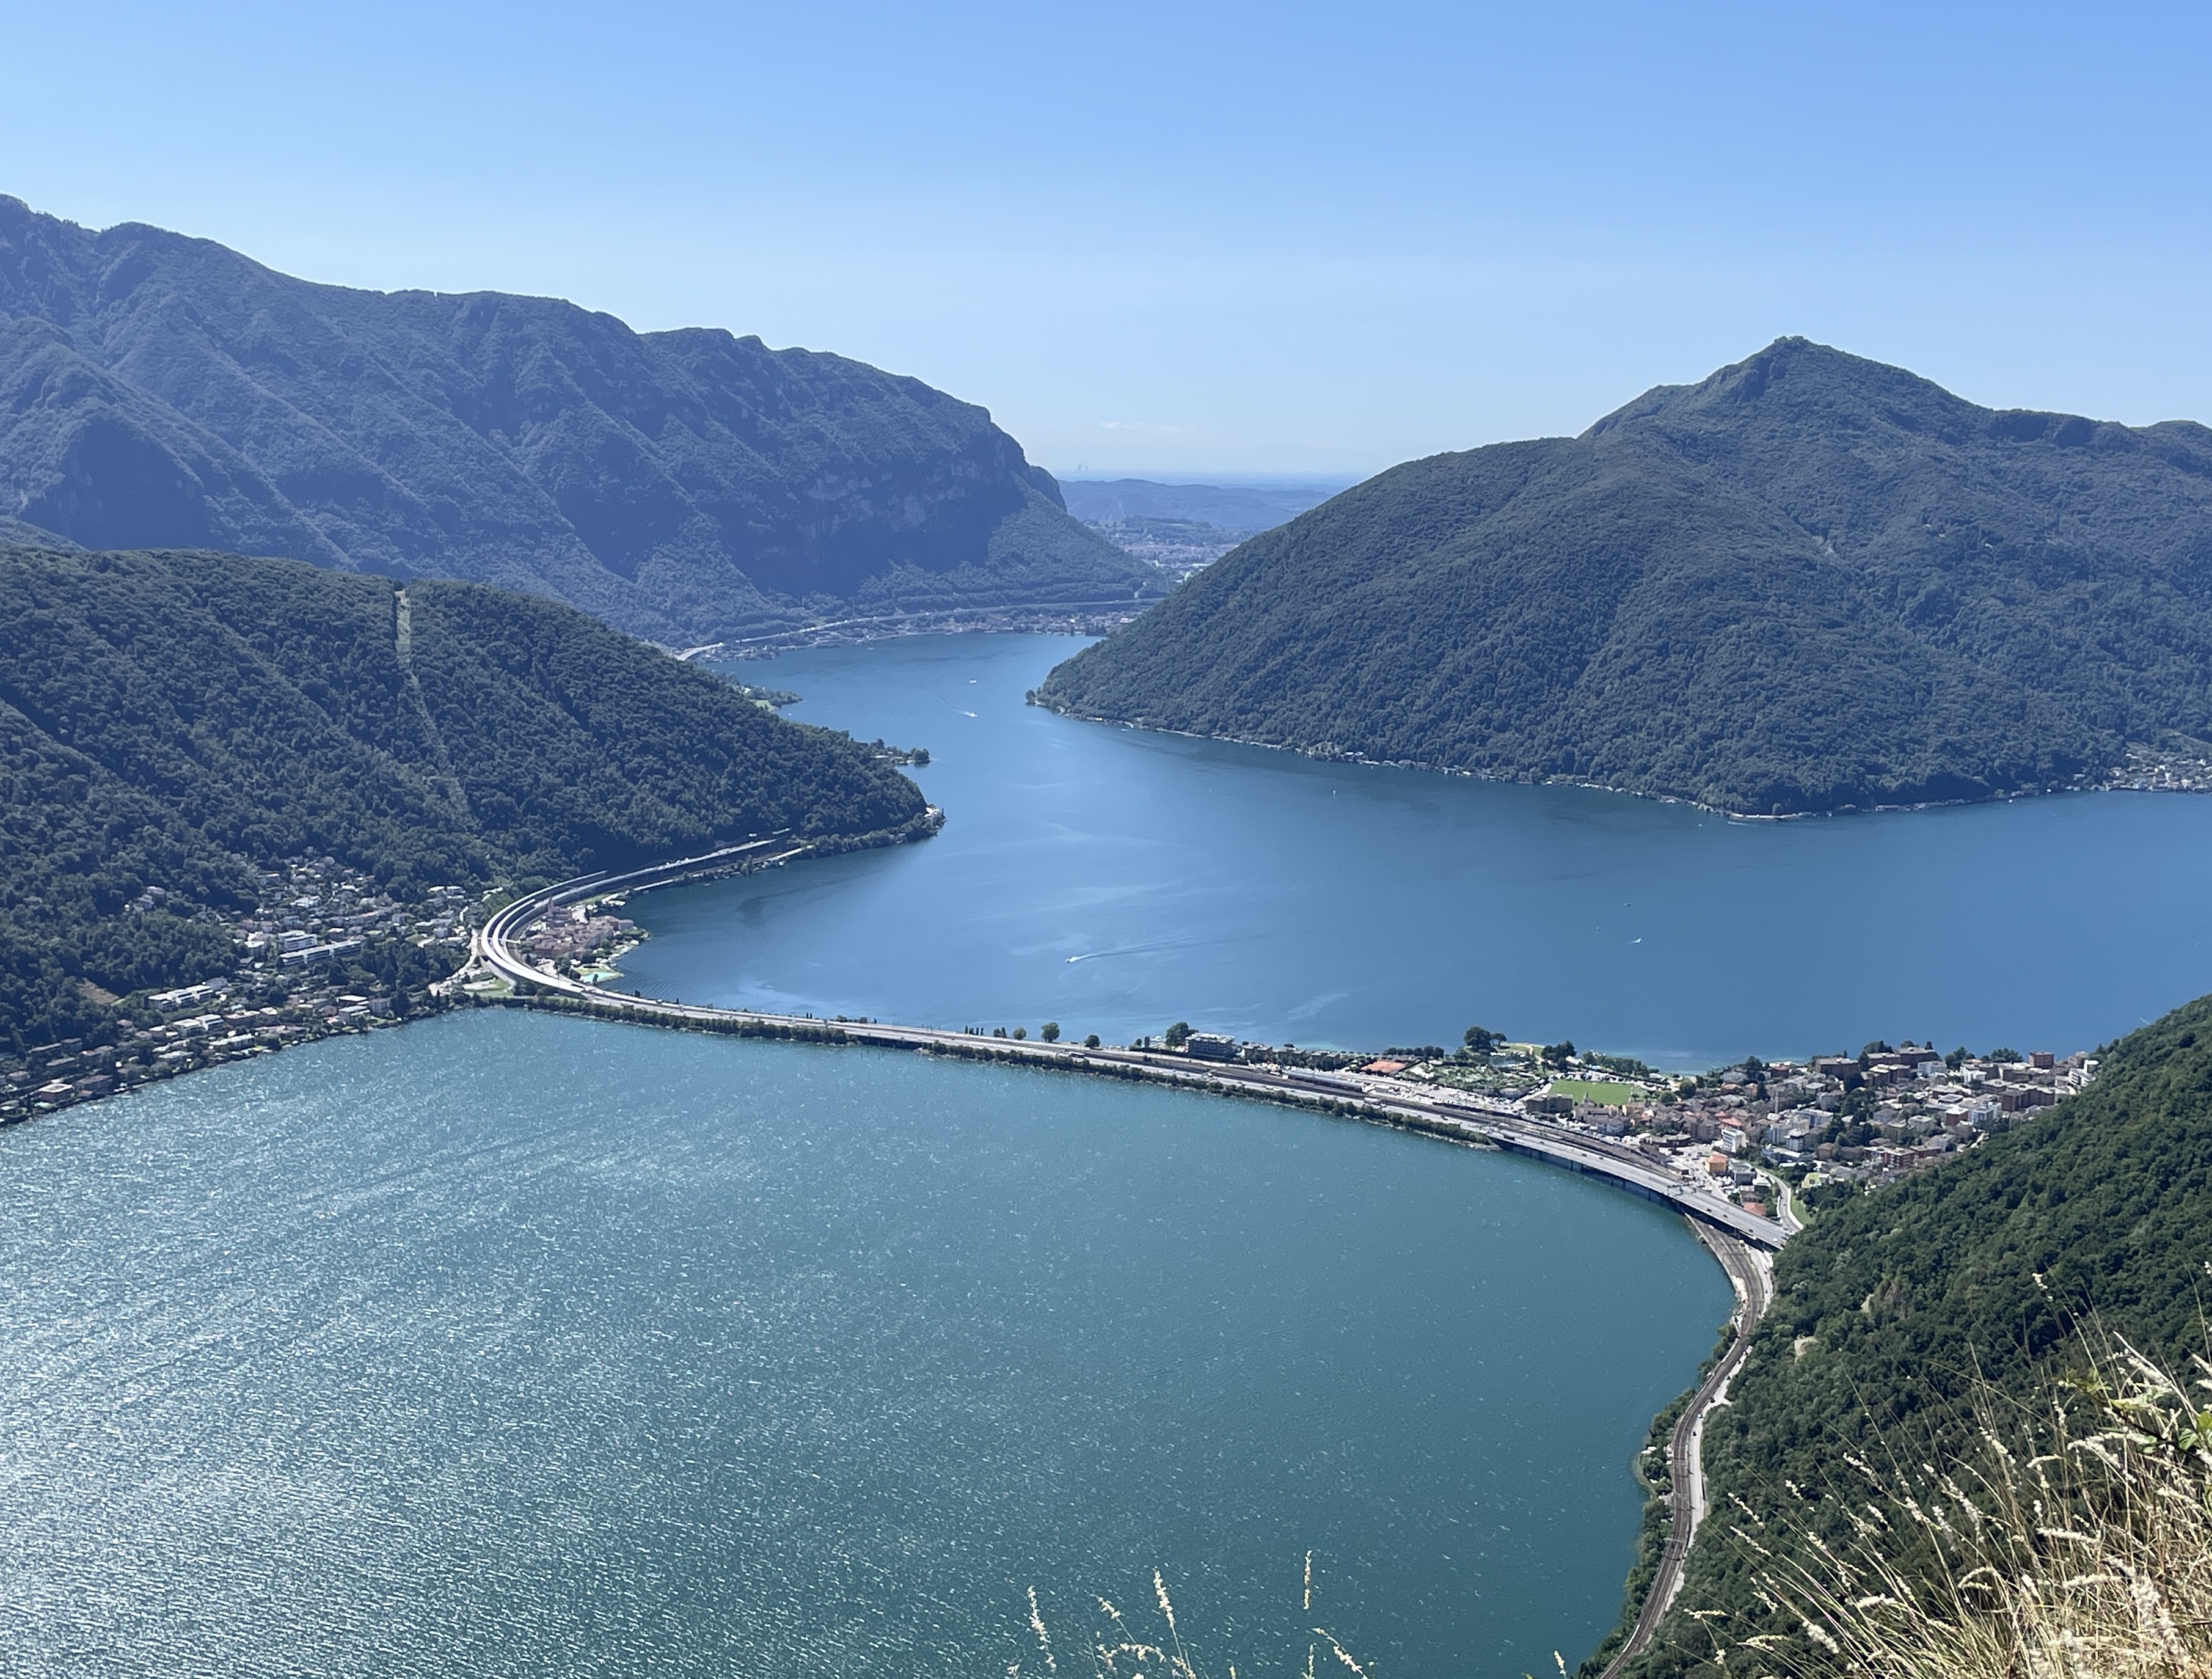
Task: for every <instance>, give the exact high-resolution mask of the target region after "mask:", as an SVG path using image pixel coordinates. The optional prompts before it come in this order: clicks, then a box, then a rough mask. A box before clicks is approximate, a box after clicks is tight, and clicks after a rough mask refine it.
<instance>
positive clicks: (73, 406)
mask: <svg viewBox="0 0 2212 1679" xmlns="http://www.w3.org/2000/svg"><path fill="white" fill-rule="evenodd" d="M0 519H8V520H15V521H19V522H21V524H24V525H27V526H34V527H37V528H38V529H40V530H41V531H46V532H52V533H54V534H55V535H57V536H60V537H64V538H68V539H69V540H70V541H72V542H75V543H77V544H81V545H82V546H85V547H88V548H131V547H182V546H192V547H217V548H228V549H233V550H238V551H246V552H250V553H260V554H271V555H280V556H284V557H291V558H295V559H304V560H310V561H313V562H314V563H318V564H321V565H327V566H332V567H337V568H339V569H352V570H368V571H382V572H390V573H394V574H400V575H434V576H451V577H463V578H471V579H476V580H479V581H487V582H494V583H499V584H501V585H504V586H507V587H517V588H522V589H526V590H530V591H532V592H535V593H548V594H551V595H554V596H556V597H558V598H560V599H564V600H567V601H568V602H570V603H571V604H573V605H578V606H581V607H583V608H584V609H585V610H586V611H591V612H593V613H596V614H597V615H599V617H603V618H605V619H606V620H608V621H609V622H611V623H613V624H617V625H619V626H621V627H622V628H624V629H627V630H632V631H634V632H635V633H638V634H641V635H646V636H653V637H656V638H658V639H661V640H666V641H690V640H711V639H715V638H719V637H721V636H730V635H733V634H742V633H744V631H746V630H750V629H758V628H772V627H774V626H775V625H777V624H783V623H788V622H792V621H794V620H797V619H800V618H803V617H808V616H812V615H817V614H819V613H821V612H823V611H846V610H857V611H885V612H888V611H901V610H939V609H943V608H948V607H954V606H1021V605H1058V604H1068V605H1073V604H1077V603H1091V602H1106V601H1125V600H1130V599H1135V598H1139V597H1140V596H1143V595H1146V594H1151V593H1158V592H1160V590H1161V589H1162V587H1163V583H1162V580H1161V579H1160V577H1159V575H1158V572H1157V571H1156V570H1155V569H1153V568H1152V567H1150V566H1148V565H1146V564H1145V563H1142V562H1140V561H1136V560H1133V559H1131V558H1130V557H1127V556H1126V555H1124V554H1122V553H1121V552H1120V551H1117V550H1116V549H1115V548H1114V547H1112V546H1111V545H1110V544H1108V543H1106V542H1104V541H1103V540H1102V539H1101V538H1098V537H1097V536H1096V535H1095V534H1094V533H1092V532H1090V531H1088V530H1086V529H1085V528H1084V527H1083V526H1081V525H1079V524H1078V523H1077V522H1076V521H1075V520H1072V519H1070V518H1068V517H1067V515H1066V511H1065V509H1064V508H1062V506H1061V503H1060V493H1059V490H1058V488H1057V486H1056V485H1055V484H1054V483H1053V481H1052V479H1051V478H1050V476H1049V475H1048V474H1047V473H1045V472H1044V471H1042V470H1041V469H1038V468H1036V467H1033V466H1031V465H1030V464H1029V463H1028V461H1027V460H1026V459H1024V457H1023V454H1022V450H1021V446H1020V445H1019V444H1018V443H1017V442H1015V441H1014V440H1013V439H1012V438H1011V437H1009V436H1008V435H1006V433H1005V432H1003V431H1001V430H1000V429H998V428H997V427H996V426H994V425H993V424H992V423H991V418H990V416H989V414H988V413H987V412H986V411H984V410H982V409H981V408H978V407H976V406H975V405H972V404H969V403H963V402H961V401H958V400H957V399H956V398H952V397H950V396H947V395H946V394H945V393H944V392H941V391H937V390H933V389H932V388H931V387H930V386H927V385H924V384H922V383H921V382H920V381H919V380H912V379H902V378H899V377H897V376H896V375H894V374H886V373H884V372H882V371H880V370H879V369H877V368H871V367H867V366H866V365H864V364H862V363H860V362H850V361H847V360H845V359H844V358H842V357H841V356H826V355H819V354H816V353H813V352H810V351H806V350H769V348H767V346H765V345H764V344H762V343H761V341H760V340H759V339H758V338H735V337H732V335H731V334H729V333H727V332H719V331H711V330H707V329H699V328H694V329H687V330H684V331H681V332H657V333H642V334H641V333H637V332H632V331H630V329H629V327H627V326H625V325H623V323H622V322H621V321H618V320H617V319H614V318H613V317H611V316H609V315H604V314H594V313H591V312H589V311H587V310H584V309H580V308H578V307H575V306H574V305H573V304H568V303H564V302H561V301H556V300H553V299H547V298H534V297H514V296H507V295H502V294H499V293H476V294H471V295H462V296H449V295H438V294H434V293H428V292H399V293H392V294H385V293H379V292H364V291H354V290H349V289H344V288H342V287H336V286H322V285H314V284H311V283H307V282H306V281H301V280H296V279H293V278H290V277H288V276H285V275H282V274H277V273H275V272H273V271H270V270H269V269H266V268H264V267H262V266H261V265H258V264H257V263H254V262H252V261H251V260H249V259H246V258H245V257H242V256H240V255H239V254H238V253H237V252H234V251H230V250H228V249H226V248H224V247H223V246H220V245H216V244H213V243H211V242H210V241H207V240H193V239H186V238H184V237H182V236H180V235H178V234H171V233H165V232H163V231H161V229H159V228H147V227H139V226H128V225H126V226H122V227H117V228H108V229H106V231H105V232H98V233H95V232H93V231H90V230H88V229H86V228H80V227H77V226H76V225H75V224H73V223H70V222H63V221H59V220H57V219H55V218H53V217H51V216H40V215H38V214H35V213H34V212H33V211H32V210H29V209H28V208H27V206H25V205H24V204H21V202H20V201H18V200H16V199H13V198H0Z"/></svg>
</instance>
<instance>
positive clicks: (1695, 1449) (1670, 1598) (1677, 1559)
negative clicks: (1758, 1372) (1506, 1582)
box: [1598, 1224, 1773, 1679]
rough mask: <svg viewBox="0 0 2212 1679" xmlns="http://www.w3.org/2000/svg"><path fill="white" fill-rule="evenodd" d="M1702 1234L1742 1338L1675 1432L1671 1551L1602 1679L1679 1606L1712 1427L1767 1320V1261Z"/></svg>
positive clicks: (1700, 1510) (1715, 1233) (1702, 1228)
mask: <svg viewBox="0 0 2212 1679" xmlns="http://www.w3.org/2000/svg"><path fill="white" fill-rule="evenodd" d="M1696 1228H1697V1232H1698V1234H1699V1237H1700V1238H1703V1240H1704V1242H1705V1245H1706V1246H1707V1247H1709V1248H1711V1250H1713V1257H1714V1258H1716V1259H1717V1260H1719V1261H1720V1262H1721V1267H1722V1268H1723V1270H1725V1271H1726V1272H1727V1273H1728V1274H1729V1282H1730V1283H1731V1284H1732V1285H1733V1286H1734V1287H1735V1296H1736V1309H1735V1340H1734V1341H1731V1342H1730V1343H1729V1349H1728V1351H1727V1352H1726V1353H1725V1354H1723V1355H1722V1357H1721V1361H1720V1362H1719V1363H1718V1364H1717V1365H1715V1366H1713V1368H1712V1370H1711V1373H1709V1374H1708V1375H1707V1376H1706V1378H1705V1380H1704V1381H1703V1382H1702V1383H1700V1384H1699V1386H1698V1390H1697V1392H1696V1393H1695V1394H1693V1395H1692V1396H1691V1399H1690V1405H1689V1408H1688V1409H1687V1410H1686V1411H1684V1412H1683V1413H1682V1414H1681V1417H1680V1420H1677V1421H1676V1423H1675V1424H1674V1433H1673V1434H1672V1435H1671V1436H1669V1437H1668V1442H1667V1469H1668V1494H1667V1499H1668V1505H1669V1506H1671V1508H1672V1511H1673V1514H1674V1520H1673V1521H1672V1523H1671V1524H1669V1525H1668V1530H1667V1543H1666V1546H1665V1548H1663V1549H1662V1551H1661V1552H1660V1554H1659V1566H1658V1569H1657V1571H1656V1573H1654V1574H1653V1575H1652V1577H1651V1585H1650V1589H1649V1590H1648V1591H1645V1592H1644V1602H1643V1604H1642V1605H1641V1606H1640V1607H1639V1608H1638V1610H1637V1614H1636V1624H1635V1625H1634V1626H1633V1627H1631V1628H1630V1629H1629V1633H1628V1641H1627V1642H1626V1644H1623V1645H1622V1646H1620V1650H1619V1651H1617V1652H1614V1655H1613V1659H1612V1660H1611V1661H1609V1662H1607V1664H1606V1665H1605V1671H1604V1672H1603V1673H1601V1675H1599V1676H1598V1679H1615V1676H1617V1675H1618V1674H1619V1673H1620V1670H1621V1669H1622V1668H1624V1667H1626V1666H1627V1665H1628V1664H1629V1662H1630V1661H1631V1660H1632V1658H1635V1657H1636V1656H1637V1655H1638V1653H1640V1652H1642V1651H1643V1650H1644V1647H1645V1646H1647V1645H1649V1644H1650V1642H1651V1639H1652V1635H1653V1634H1654V1633H1656V1632H1657V1631H1658V1630H1659V1623H1660V1621H1662V1620H1664V1619H1665V1618H1666V1615H1667V1611H1668V1609H1671V1608H1673V1607H1674V1597H1675V1594H1676V1593H1678V1592H1679V1591H1681V1589H1682V1571H1683V1569H1684V1568H1685V1567H1686V1566H1688V1564H1689V1560H1690V1542H1691V1541H1692V1540H1693V1539H1695V1538H1696V1537H1697V1536H1698V1529H1699V1525H1700V1524H1702V1523H1703V1522H1704V1521H1705V1421H1706V1419H1707V1418H1708V1417H1710V1416H1711V1414H1712V1412H1713V1408H1714V1407H1716V1406H1718V1405H1725V1404H1726V1403H1727V1402H1728V1384H1729V1378H1732V1377H1733V1376H1734V1375H1735V1372H1737V1370H1738V1369H1739V1368H1741V1366H1742V1364H1743V1360H1744V1355H1745V1354H1747V1353H1748V1352H1749V1351H1750V1350H1751V1332H1752V1330H1753V1329H1754V1328H1755V1327H1757V1325H1758V1323H1759V1318H1760V1317H1762V1316H1764V1315H1765V1311H1766V1303H1767V1301H1768V1299H1770V1298H1771V1296H1772V1293H1773V1289H1772V1287H1771V1281H1770V1279H1769V1274H1768V1270H1767V1260H1766V1256H1765V1255H1764V1254H1762V1253H1760V1252H1759V1251H1758V1250H1755V1249H1753V1248H1751V1247H1749V1246H1747V1244H1744V1243H1742V1242H1741V1241H1738V1240H1737V1239H1736V1238H1734V1237H1732V1236H1729V1235H1727V1234H1725V1233H1724V1232H1721V1231H1719V1230H1717V1229H1715V1228H1714V1227H1713V1226H1711V1225H1710V1224H1703V1225H1699V1226H1697V1227H1696Z"/></svg>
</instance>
